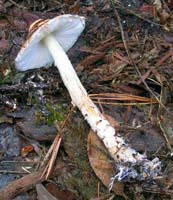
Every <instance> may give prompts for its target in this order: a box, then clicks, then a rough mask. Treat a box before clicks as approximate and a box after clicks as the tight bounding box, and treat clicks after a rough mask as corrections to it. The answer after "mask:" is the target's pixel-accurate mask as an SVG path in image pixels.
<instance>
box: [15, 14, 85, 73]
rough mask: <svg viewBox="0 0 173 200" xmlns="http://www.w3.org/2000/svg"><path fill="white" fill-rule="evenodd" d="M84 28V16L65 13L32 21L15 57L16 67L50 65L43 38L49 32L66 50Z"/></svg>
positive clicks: (50, 60) (27, 68)
mask: <svg viewBox="0 0 173 200" xmlns="http://www.w3.org/2000/svg"><path fill="white" fill-rule="evenodd" d="M84 28H85V18H84V17H81V16H78V15H69V14H68V15H67V14H66V15H60V16H58V17H55V18H53V19H50V20H38V21H36V22H34V23H33V24H32V25H31V27H30V32H29V35H28V39H27V40H26V42H25V43H24V45H23V46H22V48H21V50H20V52H19V53H18V55H17V57H16V59H15V65H16V69H17V70H20V71H25V70H29V69H34V68H40V67H43V66H45V67H48V66H50V65H52V63H53V58H52V56H51V54H50V53H49V51H48V49H47V47H46V46H45V44H44V43H43V39H44V38H45V37H46V36H48V35H49V34H51V35H52V36H54V38H55V39H56V40H57V41H58V43H59V44H60V45H61V47H62V48H63V49H64V51H65V52H66V51H68V50H69V49H70V48H71V47H72V46H73V45H74V43H75V42H76V41H77V39H78V37H79V36H80V34H81V32H82V31H83V29H84Z"/></svg>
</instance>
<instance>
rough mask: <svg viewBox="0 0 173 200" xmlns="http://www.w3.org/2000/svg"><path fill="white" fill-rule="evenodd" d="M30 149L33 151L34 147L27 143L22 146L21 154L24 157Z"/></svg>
mask: <svg viewBox="0 0 173 200" xmlns="http://www.w3.org/2000/svg"><path fill="white" fill-rule="evenodd" d="M32 151H34V147H33V146H32V145H27V146H25V147H23V148H22V150H21V156H22V157H26V156H27V155H28V154H29V153H30V152H32Z"/></svg>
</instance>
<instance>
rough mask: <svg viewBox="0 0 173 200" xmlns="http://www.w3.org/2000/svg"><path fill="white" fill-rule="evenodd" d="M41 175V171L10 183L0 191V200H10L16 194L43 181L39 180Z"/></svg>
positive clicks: (42, 179)
mask: <svg viewBox="0 0 173 200" xmlns="http://www.w3.org/2000/svg"><path fill="white" fill-rule="evenodd" d="M41 174H42V171H38V172H33V173H31V174H29V175H26V176H24V177H22V178H20V179H17V180H15V181H13V182H11V183H10V184H9V185H7V186H6V187H5V188H4V189H2V190H0V200H11V199H13V198H14V197H15V196H17V195H18V194H21V193H22V192H25V191H27V190H29V189H31V188H32V187H34V186H35V185H36V184H37V183H40V182H42V181H44V177H42V178H40V177H41Z"/></svg>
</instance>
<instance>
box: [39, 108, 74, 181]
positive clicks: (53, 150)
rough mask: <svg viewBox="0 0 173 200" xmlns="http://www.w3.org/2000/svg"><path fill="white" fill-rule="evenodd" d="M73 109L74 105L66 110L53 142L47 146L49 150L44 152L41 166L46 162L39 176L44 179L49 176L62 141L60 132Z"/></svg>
mask: <svg viewBox="0 0 173 200" xmlns="http://www.w3.org/2000/svg"><path fill="white" fill-rule="evenodd" d="M74 109H75V108H74V107H72V108H70V109H69V112H68V114H67V116H66V118H65V120H64V122H63V124H62V127H61V129H60V130H59V132H58V134H57V136H56V137H55V139H54V142H53V144H52V145H51V147H50V148H49V151H48V153H47V154H46V156H45V159H44V160H43V162H42V164H41V167H43V166H44V165H45V164H46V163H47V164H46V166H45V168H44V171H43V173H42V174H41V177H45V179H46V180H47V179H48V178H49V176H50V174H51V172H52V169H53V165H54V163H55V160H56V157H57V153H58V150H59V147H60V144H61V141H62V132H63V129H64V127H65V126H66V125H67V122H68V120H69V119H70V117H71V115H72V113H73V111H74ZM57 129H58V128H57ZM49 158H50V159H49ZM48 159H49V160H48Z"/></svg>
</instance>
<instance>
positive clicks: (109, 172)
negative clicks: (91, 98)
mask: <svg viewBox="0 0 173 200" xmlns="http://www.w3.org/2000/svg"><path fill="white" fill-rule="evenodd" d="M106 118H107V119H108V120H109V122H110V123H111V124H112V125H113V126H117V122H116V121H115V120H114V119H113V118H112V117H110V116H106ZM87 150H88V157H89V162H90V164H91V167H92V168H93V170H94V172H95V173H96V175H97V177H98V178H99V179H100V180H101V181H102V183H103V184H104V185H105V186H106V187H107V188H108V187H109V184H110V178H111V177H112V176H114V175H115V170H114V168H113V165H112V164H111V162H110V160H109V155H108V154H107V151H106V148H105V147H104V145H103V143H102V142H101V141H100V139H99V138H98V136H97V135H96V134H95V133H94V132H93V131H90V132H89V135H88V143H87ZM112 191H113V192H114V193H115V194H116V195H119V196H122V197H124V199H127V197H126V195H125V194H124V184H123V183H121V182H115V184H114V186H113V188H112Z"/></svg>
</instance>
